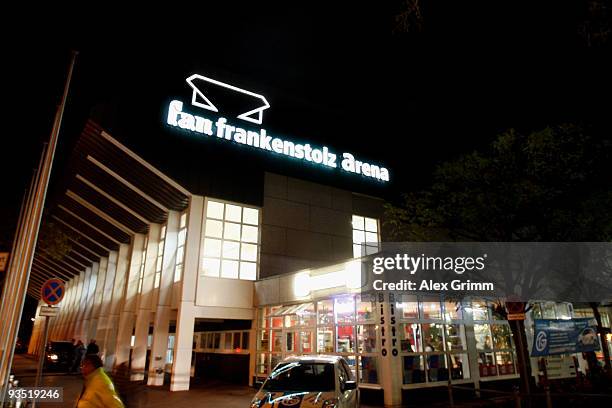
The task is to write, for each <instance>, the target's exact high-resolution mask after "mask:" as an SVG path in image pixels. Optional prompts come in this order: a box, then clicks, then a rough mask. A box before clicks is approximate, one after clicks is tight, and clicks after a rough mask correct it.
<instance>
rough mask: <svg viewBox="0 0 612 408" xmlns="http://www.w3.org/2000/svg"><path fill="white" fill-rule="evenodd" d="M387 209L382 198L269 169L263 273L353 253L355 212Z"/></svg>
mask: <svg viewBox="0 0 612 408" xmlns="http://www.w3.org/2000/svg"><path fill="white" fill-rule="evenodd" d="M381 213H382V200H380V199H376V198H371V197H367V196H363V195H357V194H353V193H351V192H350V191H346V190H341V189H338V188H335V187H330V186H325V185H322V184H317V183H313V182H309V181H304V180H299V179H295V178H292V177H287V176H282V175H278V174H274V173H266V174H265V178H264V203H263V218H262V231H261V243H262V245H261V254H260V257H261V264H260V272H259V277H260V278H267V277H270V276H275V275H281V274H285V273H290V272H295V271H298V270H302V269H306V268H316V267H321V266H324V265H328V264H330V263H336V262H339V261H344V260H348V259H350V258H352V256H353V252H352V251H353V249H352V226H351V217H352V215H353V214H360V215H366V216H370V217H375V218H379V217H380V215H381Z"/></svg>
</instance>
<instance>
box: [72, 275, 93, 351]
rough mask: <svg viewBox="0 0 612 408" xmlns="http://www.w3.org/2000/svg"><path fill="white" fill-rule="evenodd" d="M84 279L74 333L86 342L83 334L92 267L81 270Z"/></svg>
mask: <svg viewBox="0 0 612 408" xmlns="http://www.w3.org/2000/svg"><path fill="white" fill-rule="evenodd" d="M81 276H82V277H83V281H82V284H81V299H80V300H79V303H78V313H77V315H76V324H75V326H74V335H75V337H76V338H78V339H79V340H81V341H83V342H85V338H83V336H82V332H83V323H84V322H83V319H84V317H85V310H86V309H87V296H89V280H90V279H91V268H85V272H81Z"/></svg>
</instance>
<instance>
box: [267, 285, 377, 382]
mask: <svg viewBox="0 0 612 408" xmlns="http://www.w3.org/2000/svg"><path fill="white" fill-rule="evenodd" d="M375 311H376V305H375V302H374V301H373V300H372V299H369V298H368V297H366V296H363V297H362V296H361V295H344V296H339V297H335V298H330V299H322V300H319V301H316V302H309V303H301V304H297V305H296V304H294V305H281V306H272V307H263V308H260V309H259V310H258V318H257V342H256V350H257V357H256V365H257V366H256V371H255V374H256V375H258V376H265V375H267V374H269V373H270V369H271V368H273V367H274V366H275V365H276V364H277V363H278V362H279V361H280V360H282V359H283V358H284V357H286V356H288V355H296V354H317V353H318V354H337V355H342V356H344V358H345V359H346V360H347V362H348V364H349V367H350V369H351V371H352V373H353V374H354V375H355V376H356V378H357V379H358V381H359V382H361V383H370V384H378V383H379V381H380V379H379V371H378V370H379V368H378V367H379V362H378V358H379V357H378V356H379V339H378V326H377V324H376V321H377V319H376V313H375Z"/></svg>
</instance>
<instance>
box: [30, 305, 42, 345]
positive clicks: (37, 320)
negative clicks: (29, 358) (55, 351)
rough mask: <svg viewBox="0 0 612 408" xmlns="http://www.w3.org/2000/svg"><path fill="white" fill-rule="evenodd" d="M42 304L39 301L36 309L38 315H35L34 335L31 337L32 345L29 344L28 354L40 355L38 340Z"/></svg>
mask: <svg viewBox="0 0 612 408" xmlns="http://www.w3.org/2000/svg"><path fill="white" fill-rule="evenodd" d="M41 305H42V303H41V302H40V301H39V302H38V306H37V307H36V314H35V315H34V316H35V317H34V322H33V326H32V335H31V336H30V343H28V354H35V355H36V354H38V350H39V348H38V340H39V333H40V320H41V319H40V318H39V317H38V314H39V313H40V306H41Z"/></svg>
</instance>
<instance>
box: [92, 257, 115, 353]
mask: <svg viewBox="0 0 612 408" xmlns="http://www.w3.org/2000/svg"><path fill="white" fill-rule="evenodd" d="M118 256H119V254H118V253H117V251H110V253H109V254H108V262H107V264H106V279H104V294H103V295H102V303H101V305H100V316H99V317H98V328H97V329H96V337H95V339H96V341H97V343H98V346H99V347H100V351H102V352H103V353H104V351H105V349H106V337H107V333H108V330H109V319H108V316H109V315H110V307H111V303H112V300H113V288H114V283H115V273H116V272H117V257H118Z"/></svg>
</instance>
